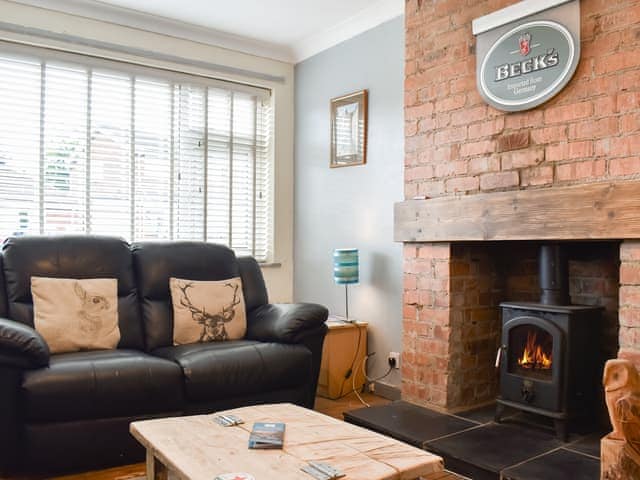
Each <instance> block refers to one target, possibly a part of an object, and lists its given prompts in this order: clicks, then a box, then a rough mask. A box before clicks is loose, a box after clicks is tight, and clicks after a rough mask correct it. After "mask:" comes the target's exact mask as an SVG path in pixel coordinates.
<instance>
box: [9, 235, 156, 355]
mask: <svg viewBox="0 0 640 480" xmlns="http://www.w3.org/2000/svg"><path fill="white" fill-rule="evenodd" d="M2 253H3V260H4V261H3V264H4V275H5V279H6V288H7V299H8V309H9V312H8V317H9V318H10V319H11V320H15V321H17V322H21V323H24V324H26V325H29V326H30V327H33V298H32V296H31V277H33V276H36V277H54V278H115V279H117V280H118V325H119V328H120V342H119V343H118V348H135V349H143V348H144V337H143V335H142V321H141V318H140V306H139V305H138V295H137V289H136V282H135V276H134V273H133V261H132V256H131V251H130V250H129V244H127V242H125V241H124V240H122V239H120V238H115V237H99V236H92V235H68V236H62V237H45V236H34V237H12V238H9V239H8V240H6V241H5V243H4V245H3V246H2Z"/></svg>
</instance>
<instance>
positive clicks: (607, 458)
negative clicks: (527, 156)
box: [600, 437, 640, 480]
mask: <svg viewBox="0 0 640 480" xmlns="http://www.w3.org/2000/svg"><path fill="white" fill-rule="evenodd" d="M624 445H625V441H624V440H616V439H615V438H609V437H603V438H602V440H601V441H600V479H601V480H635V479H638V478H640V466H639V465H638V464H636V463H635V462H634V461H633V459H632V458H631V457H630V456H629V455H627V454H626V453H625V449H624Z"/></svg>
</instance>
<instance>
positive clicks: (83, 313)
mask: <svg viewBox="0 0 640 480" xmlns="http://www.w3.org/2000/svg"><path fill="white" fill-rule="evenodd" d="M73 291H74V293H75V294H76V296H77V297H78V298H79V299H80V302H81V304H80V310H78V316H79V317H80V319H81V321H80V330H81V331H82V332H84V333H86V334H87V335H96V334H97V333H98V332H99V331H100V330H102V327H103V320H104V313H105V312H106V311H107V310H109V308H110V306H111V305H110V303H109V300H107V298H106V297H104V296H102V295H93V294H91V293H90V292H87V291H86V290H85V289H84V288H83V287H82V285H80V283H79V282H76V283H75V284H74V285H73Z"/></svg>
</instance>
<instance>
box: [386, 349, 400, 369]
mask: <svg viewBox="0 0 640 480" xmlns="http://www.w3.org/2000/svg"><path fill="white" fill-rule="evenodd" d="M388 362H389V366H390V367H392V368H395V369H399V368H400V353H398V352H389V357H388Z"/></svg>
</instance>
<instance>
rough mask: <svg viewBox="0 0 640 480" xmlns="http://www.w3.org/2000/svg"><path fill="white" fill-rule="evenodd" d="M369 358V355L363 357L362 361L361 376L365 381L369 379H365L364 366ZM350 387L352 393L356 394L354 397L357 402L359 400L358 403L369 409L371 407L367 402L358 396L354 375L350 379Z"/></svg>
mask: <svg viewBox="0 0 640 480" xmlns="http://www.w3.org/2000/svg"><path fill="white" fill-rule="evenodd" d="M368 358H369V355H365V357H364V358H363V359H362V374H363V375H364V378H365V379H367V380H368V379H369V377H367V372H366V365H367V359H368ZM351 385H352V386H353V392H354V393H355V394H356V396H357V397H358V400H360V403H362V404H363V405H364V406H365V407H370V406H371V405H369V404H368V403H367V402H365V401H364V400H363V399H362V397H361V396H360V394H359V393H358V389H357V388H356V375H355V374H354V375H353V378H352V379H351Z"/></svg>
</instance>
